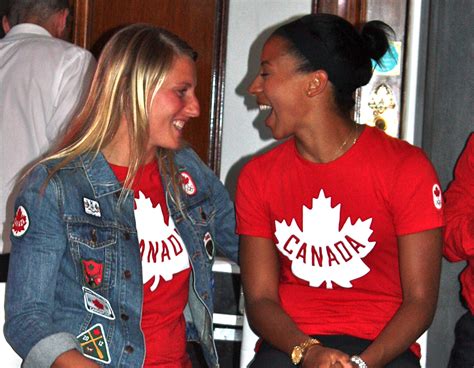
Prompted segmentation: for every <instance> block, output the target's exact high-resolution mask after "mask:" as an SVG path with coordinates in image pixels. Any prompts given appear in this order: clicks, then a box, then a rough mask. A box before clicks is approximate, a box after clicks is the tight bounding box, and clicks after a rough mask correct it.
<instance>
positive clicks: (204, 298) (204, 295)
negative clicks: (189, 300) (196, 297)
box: [201, 291, 209, 300]
mask: <svg viewBox="0 0 474 368" xmlns="http://www.w3.org/2000/svg"><path fill="white" fill-rule="evenodd" d="M201 297H202V299H203V300H207V299H208V298H209V294H208V293H207V291H205V292H204V293H203V294H202V295H201Z"/></svg>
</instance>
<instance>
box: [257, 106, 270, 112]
mask: <svg viewBox="0 0 474 368" xmlns="http://www.w3.org/2000/svg"><path fill="white" fill-rule="evenodd" d="M258 108H259V109H260V111H265V110H271V109H272V107H271V106H270V105H258Z"/></svg>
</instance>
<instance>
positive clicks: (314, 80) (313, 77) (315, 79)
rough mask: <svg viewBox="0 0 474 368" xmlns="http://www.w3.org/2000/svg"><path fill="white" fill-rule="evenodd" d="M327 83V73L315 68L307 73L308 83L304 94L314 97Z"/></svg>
mask: <svg viewBox="0 0 474 368" xmlns="http://www.w3.org/2000/svg"><path fill="white" fill-rule="evenodd" d="M327 84H328V75H327V74H326V72H325V71H324V70H317V71H315V72H312V73H309V74H308V83H307V86H306V96H308V97H314V96H316V95H319V94H320V93H321V92H322V91H324V90H325V89H326V86H327Z"/></svg>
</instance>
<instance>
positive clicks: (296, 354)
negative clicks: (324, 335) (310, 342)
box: [291, 346, 303, 365]
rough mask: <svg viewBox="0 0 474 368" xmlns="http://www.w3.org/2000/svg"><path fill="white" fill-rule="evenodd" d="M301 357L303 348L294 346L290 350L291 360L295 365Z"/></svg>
mask: <svg viewBox="0 0 474 368" xmlns="http://www.w3.org/2000/svg"><path fill="white" fill-rule="evenodd" d="M301 358H303V349H301V346H295V347H294V348H293V351H292V352H291V361H292V362H293V364H295V365H296V364H299V362H301Z"/></svg>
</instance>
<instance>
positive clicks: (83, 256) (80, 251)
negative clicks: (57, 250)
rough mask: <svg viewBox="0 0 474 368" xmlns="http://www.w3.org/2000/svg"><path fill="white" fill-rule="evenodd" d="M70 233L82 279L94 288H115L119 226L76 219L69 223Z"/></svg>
mask: <svg viewBox="0 0 474 368" xmlns="http://www.w3.org/2000/svg"><path fill="white" fill-rule="evenodd" d="M67 233H68V239H69V244H70V252H71V256H72V258H73V260H74V264H75V268H76V275H77V280H78V282H79V283H80V284H81V285H82V286H85V287H87V288H90V289H100V290H106V289H109V288H111V287H112V286H113V284H114V280H115V274H116V263H117V246H118V244H117V241H118V230H117V229H116V228H115V227H113V226H112V224H106V223H101V222H94V223H93V222H88V221H73V222H69V223H68V225H67Z"/></svg>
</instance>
